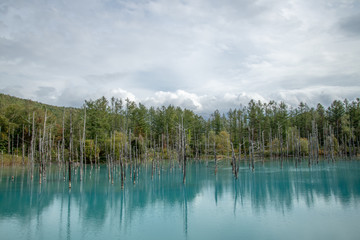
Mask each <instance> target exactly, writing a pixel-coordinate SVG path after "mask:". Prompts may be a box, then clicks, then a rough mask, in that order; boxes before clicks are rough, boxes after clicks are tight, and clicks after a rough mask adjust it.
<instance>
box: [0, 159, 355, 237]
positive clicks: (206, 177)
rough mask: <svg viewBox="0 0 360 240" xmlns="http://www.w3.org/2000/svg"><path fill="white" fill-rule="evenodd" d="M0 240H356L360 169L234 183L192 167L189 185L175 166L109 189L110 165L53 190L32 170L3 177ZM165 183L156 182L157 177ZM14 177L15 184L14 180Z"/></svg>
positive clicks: (225, 168) (274, 172)
mask: <svg viewBox="0 0 360 240" xmlns="http://www.w3.org/2000/svg"><path fill="white" fill-rule="evenodd" d="M0 171H1V172H0V174H1V175H0V180H1V182H0V239H2V240H4V239H51V240H55V239H87V240H88V239H360V221H359V219H360V161H337V162H336V163H330V164H329V163H328V162H320V163H319V164H318V165H315V166H312V167H310V168H309V167H308V166H307V163H306V162H303V163H300V164H298V165H297V167H295V164H294V162H293V161H285V162H284V164H283V167H282V168H281V167H280V163H279V162H265V163H264V164H262V163H261V162H258V163H256V166H255V171H254V172H252V171H251V170H249V167H248V165H247V164H246V163H243V164H242V165H241V166H240V172H239V178H238V179H234V177H233V176H232V171H231V167H230V165H229V163H228V162H221V163H220V164H219V168H218V172H217V174H216V175H215V174H214V164H213V163H212V162H209V163H205V162H196V161H194V162H192V163H189V164H188V167H187V177H186V183H185V184H183V183H182V170H181V169H180V168H179V165H178V164H177V163H176V162H175V163H171V164H169V163H167V164H163V165H162V166H161V167H158V168H157V169H156V171H155V172H154V174H153V178H152V168H151V165H150V164H149V165H145V164H143V165H142V166H141V167H140V168H139V172H138V177H137V179H136V183H135V184H133V181H132V179H130V173H129V171H128V172H127V179H126V182H125V186H124V189H123V190H122V189H121V184H120V177H119V175H116V176H115V179H114V184H113V185H112V184H111V182H109V179H108V175H107V174H108V171H107V168H106V166H105V165H103V166H101V168H100V169H96V170H95V169H91V168H90V166H88V167H87V169H86V173H85V175H84V179H83V181H80V180H79V173H78V172H77V174H76V175H75V173H74V172H73V178H74V179H73V182H72V189H71V191H69V189H68V183H67V181H65V182H64V179H63V171H62V170H61V169H59V168H58V167H57V166H52V167H51V169H49V170H48V175H47V180H46V181H44V182H43V183H42V184H41V185H40V184H39V183H38V182H39V181H38V174H37V172H35V175H34V179H33V180H31V179H30V175H29V173H28V168H22V167H18V168H11V167H10V168H3V169H0ZM159 173H160V174H159ZM13 175H14V176H15V177H14V179H13V180H12V177H11V176H13Z"/></svg>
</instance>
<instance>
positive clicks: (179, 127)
mask: <svg viewBox="0 0 360 240" xmlns="http://www.w3.org/2000/svg"><path fill="white" fill-rule="evenodd" d="M0 100H1V102H0V151H1V154H2V161H4V160H3V159H4V155H5V156H6V157H7V158H11V161H12V162H14V161H16V159H17V160H18V161H19V162H22V163H23V164H25V163H39V164H44V165H46V163H49V162H58V163H60V164H61V163H65V162H73V163H76V164H95V165H96V164H99V163H101V162H107V163H108V164H110V165H109V166H111V164H114V163H119V164H120V165H122V164H126V163H134V164H139V163H141V162H143V161H151V160H154V161H153V165H154V164H156V161H158V160H160V159H179V161H181V162H183V163H185V166H186V159H188V158H191V159H215V161H216V160H217V159H221V158H229V159H232V165H233V170H234V171H235V173H236V162H237V160H242V159H243V160H245V159H246V160H250V161H249V163H250V164H252V166H253V164H254V161H255V160H257V159H265V158H270V159H274V158H279V159H284V158H288V157H294V158H298V159H301V158H305V157H306V158H308V159H309V164H310V160H311V161H318V160H319V159H320V158H326V159H329V160H335V159H336V158H347V157H355V156H357V155H358V153H359V149H360V148H359V140H360V139H359V136H360V99H359V98H357V99H356V100H353V101H348V100H346V99H345V100H344V101H340V100H334V101H333V102H332V104H331V105H330V106H328V107H324V106H323V105H321V104H317V106H316V107H309V106H308V105H307V104H306V103H300V104H299V106H297V107H290V106H289V105H287V104H286V103H284V102H280V103H278V102H275V101H270V102H268V103H263V102H261V101H255V100H251V101H250V102H249V103H248V104H247V105H243V106H242V105H241V106H239V108H236V109H230V110H229V111H228V112H226V113H221V112H220V111H218V110H215V111H214V112H213V113H212V114H211V115H210V117H208V118H204V117H202V116H200V115H198V114H196V113H194V112H193V111H191V110H189V109H182V108H180V107H176V106H173V105H169V106H162V107H156V108H155V107H149V108H148V107H146V106H145V105H143V104H141V103H135V102H133V101H130V100H129V99H126V100H123V99H118V98H114V97H113V98H111V99H110V100H108V99H106V98H105V97H101V98H99V99H96V100H86V101H85V103H84V105H83V107H82V108H61V107H54V106H50V105H45V104H40V103H36V102H33V101H31V100H23V99H18V98H15V97H10V96H8V95H4V94H1V95H0ZM155 160H156V161H155ZM69 166H70V165H69ZM109 169H111V168H109ZM134 169H136V168H134ZM185 169H186V168H184V171H186V170H185ZM109 171H110V170H109ZM109 176H111V174H109ZM184 176H185V174H184Z"/></svg>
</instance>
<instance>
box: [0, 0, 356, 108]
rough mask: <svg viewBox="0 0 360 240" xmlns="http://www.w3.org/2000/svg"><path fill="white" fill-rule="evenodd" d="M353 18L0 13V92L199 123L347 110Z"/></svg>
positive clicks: (265, 9)
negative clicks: (244, 110) (267, 110)
mask: <svg viewBox="0 0 360 240" xmlns="http://www.w3.org/2000/svg"><path fill="white" fill-rule="evenodd" d="M359 11H360V6H359V3H358V2H357V1H341V0H330V1H328V0H319V1H315V2H314V1H304V0H294V1H289V2H284V1H280V0H271V1H250V0H244V1H231V0H226V1H207V0H194V1H167V0H157V1H126V0H121V1H120V0H113V1H100V0H86V1H85V0H79V1H65V2H64V1H47V2H38V1H25V0H18V1H3V2H1V3H0V13H1V14H0V52H1V55H0V85H1V88H2V89H1V90H0V91H1V92H4V93H11V94H13V95H16V96H20V97H25V98H32V99H34V100H38V101H44V102H46V103H50V104H56V105H67V106H81V105H82V103H83V100H84V99H89V98H92V99H94V98H97V97H101V96H102V95H105V96H107V97H111V96H112V95H115V96H116V97H124V98H126V97H129V98H131V99H134V100H136V101H142V102H145V103H146V104H149V105H161V104H174V105H181V106H183V107H187V108H191V109H193V110H195V111H197V112H199V113H202V114H207V113H208V112H209V111H212V110H213V109H214V108H218V109H228V108H230V107H236V106H239V104H246V103H247V102H248V101H249V100H250V99H251V98H255V99H259V100H266V101H267V100H271V99H274V100H286V101H288V102H289V104H295V105H296V104H297V103H298V102H299V101H306V102H308V103H309V104H312V103H313V104H316V103H317V102H321V103H328V102H329V101H331V99H335V98H349V99H351V98H353V97H356V95H358V93H357V92H355V91H354V89H355V90H356V91H358V90H359V86H360V84H359V82H360V81H359V76H360V69H359V67H358V63H359V62H360V36H359V34H358V33H359V29H358V26H360V24H359V17H358V16H360V14H359ZM19 86H20V87H19ZM50 88H53V89H50ZM49 90H51V91H49Z"/></svg>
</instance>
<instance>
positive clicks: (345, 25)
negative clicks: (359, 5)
mask: <svg viewBox="0 0 360 240" xmlns="http://www.w3.org/2000/svg"><path fill="white" fill-rule="evenodd" d="M340 28H341V29H342V30H343V31H345V32H346V33H348V34H351V35H359V34H360V15H359V14H357V15H354V16H350V17H348V18H345V19H343V20H342V21H341V22H340Z"/></svg>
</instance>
